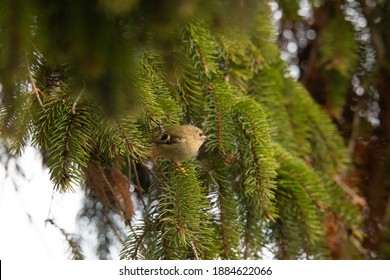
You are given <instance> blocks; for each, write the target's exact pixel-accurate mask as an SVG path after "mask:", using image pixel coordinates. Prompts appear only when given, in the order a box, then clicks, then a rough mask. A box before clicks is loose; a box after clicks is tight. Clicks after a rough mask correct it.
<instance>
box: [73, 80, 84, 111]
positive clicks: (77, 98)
mask: <svg viewBox="0 0 390 280" xmlns="http://www.w3.org/2000/svg"><path fill="white" fill-rule="evenodd" d="M84 90H85V85H84V86H83V88H82V90H81V91H80V93H79V95H78V96H77V97H76V100H75V101H74V102H73V105H72V115H76V107H77V104H78V103H79V101H80V98H81V96H82V95H83V93H84Z"/></svg>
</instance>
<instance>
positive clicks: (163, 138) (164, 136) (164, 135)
mask: <svg viewBox="0 0 390 280" xmlns="http://www.w3.org/2000/svg"><path fill="white" fill-rule="evenodd" d="M167 139H168V134H166V133H164V134H163V135H162V136H161V140H162V141H165V140H167Z"/></svg>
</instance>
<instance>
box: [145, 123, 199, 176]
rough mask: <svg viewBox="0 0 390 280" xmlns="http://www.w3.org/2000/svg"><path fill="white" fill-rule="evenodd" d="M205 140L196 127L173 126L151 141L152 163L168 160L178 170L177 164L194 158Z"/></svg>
mask: <svg viewBox="0 0 390 280" xmlns="http://www.w3.org/2000/svg"><path fill="white" fill-rule="evenodd" d="M205 140H206V135H204V133H203V131H202V130H201V129H200V128H198V127H196V126H192V125H176V126H173V127H171V128H169V129H168V130H167V131H166V132H164V133H162V134H160V135H159V136H158V137H156V138H155V139H154V140H153V147H152V156H151V158H152V161H153V162H154V163H155V162H156V160H157V158H164V159H169V160H172V161H173V162H175V164H176V165H177V166H178V167H179V168H180V164H179V163H180V162H182V161H186V160H189V159H191V158H193V157H195V156H196V154H197V153H198V150H199V148H200V147H201V146H202V144H203V143H204V142H205ZM180 169H181V168H180Z"/></svg>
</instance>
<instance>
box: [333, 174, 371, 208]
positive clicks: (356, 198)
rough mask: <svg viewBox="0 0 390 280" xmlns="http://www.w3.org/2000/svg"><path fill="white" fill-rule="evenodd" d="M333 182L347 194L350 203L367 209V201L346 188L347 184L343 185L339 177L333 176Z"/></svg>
mask: <svg viewBox="0 0 390 280" xmlns="http://www.w3.org/2000/svg"><path fill="white" fill-rule="evenodd" d="M333 181H334V182H335V183H336V184H337V185H339V186H340V187H341V188H342V189H343V191H344V192H345V193H346V194H348V195H349V196H350V197H351V198H352V203H354V204H357V205H359V206H361V207H362V208H365V207H367V201H366V200H365V199H364V197H361V196H360V195H358V194H357V192H356V191H355V190H353V189H352V188H351V187H350V186H348V184H347V183H345V182H344V181H343V180H342V179H341V178H340V176H339V175H335V176H333Z"/></svg>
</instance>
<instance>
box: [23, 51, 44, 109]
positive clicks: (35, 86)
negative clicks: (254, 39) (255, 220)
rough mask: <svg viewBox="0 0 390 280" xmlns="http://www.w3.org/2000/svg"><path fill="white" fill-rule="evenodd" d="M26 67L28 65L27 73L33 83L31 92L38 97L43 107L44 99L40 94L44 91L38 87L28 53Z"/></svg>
mask: <svg viewBox="0 0 390 280" xmlns="http://www.w3.org/2000/svg"><path fill="white" fill-rule="evenodd" d="M26 67H27V74H28V79H29V81H30V83H31V86H32V90H31V92H30V94H34V95H35V97H36V98H37V100H38V103H39V105H40V106H41V107H43V103H42V100H41V98H40V97H39V94H40V93H42V91H41V90H40V89H39V88H38V87H37V85H36V82H35V79H34V77H33V75H32V73H31V66H30V63H29V61H28V58H27V55H26Z"/></svg>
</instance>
